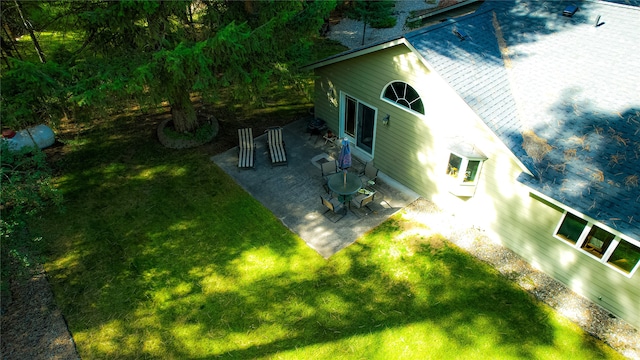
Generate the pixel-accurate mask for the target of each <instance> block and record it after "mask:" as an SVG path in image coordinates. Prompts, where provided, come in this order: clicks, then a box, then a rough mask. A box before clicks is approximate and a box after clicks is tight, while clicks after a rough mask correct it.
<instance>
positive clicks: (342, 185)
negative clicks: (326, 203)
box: [327, 172, 362, 203]
mask: <svg viewBox="0 0 640 360" xmlns="http://www.w3.org/2000/svg"><path fill="white" fill-rule="evenodd" d="M327 185H328V186H329V189H331V191H333V192H334V193H336V194H338V199H339V200H340V201H342V202H343V203H347V202H349V201H350V200H351V197H352V196H353V195H354V194H355V193H357V192H358V190H360V188H362V182H361V181H360V177H359V176H358V175H356V174H354V173H350V172H347V173H346V182H345V173H344V172H338V173H336V174H334V175H331V176H330V177H329V181H328V182H327Z"/></svg>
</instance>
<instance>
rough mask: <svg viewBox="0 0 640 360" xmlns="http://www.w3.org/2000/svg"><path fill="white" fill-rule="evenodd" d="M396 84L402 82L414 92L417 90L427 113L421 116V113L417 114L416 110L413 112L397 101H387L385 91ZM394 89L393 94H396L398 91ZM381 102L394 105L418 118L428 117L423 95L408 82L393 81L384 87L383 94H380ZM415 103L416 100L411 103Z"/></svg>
mask: <svg viewBox="0 0 640 360" xmlns="http://www.w3.org/2000/svg"><path fill="white" fill-rule="evenodd" d="M395 82H401V83H404V84H405V85H408V86H411V88H412V89H413V90H415V92H416V93H418V99H420V101H422V108H423V109H424V112H425V113H424V114H421V113H419V112H417V111H415V110H413V109H410V108H408V107H406V106H402V105H399V104H398V103H397V102H395V101H391V100H389V99H387V98H386V97H384V93H385V91H386V90H387V88H388V87H389V86H390V85H391V84H393V83H395ZM392 89H393V92H394V93H395V91H396V89H394V88H392ZM396 95H397V94H396ZM418 99H416V100H418ZM380 100H382V101H384V102H386V103H388V104H391V105H393V106H395V107H397V108H398V109H402V110H404V111H406V112H408V113H410V114H413V115H415V116H418V117H425V116H426V113H427V109H425V104H424V100H423V98H422V95H421V94H420V92H419V91H418V89H416V88H415V87H414V86H413V85H411V84H409V83H408V82H406V81H404V80H393V81H389V82H388V83H387V84H386V85H385V86H383V87H382V92H380ZM414 102H415V100H414V101H412V102H411V103H414Z"/></svg>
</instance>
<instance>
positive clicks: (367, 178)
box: [359, 161, 378, 187]
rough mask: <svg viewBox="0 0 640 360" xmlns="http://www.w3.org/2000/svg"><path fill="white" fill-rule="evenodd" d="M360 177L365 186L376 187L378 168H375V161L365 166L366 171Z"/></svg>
mask: <svg viewBox="0 0 640 360" xmlns="http://www.w3.org/2000/svg"><path fill="white" fill-rule="evenodd" d="M359 176H360V179H361V180H362V185H363V186H365V187H366V186H371V185H374V184H375V183H376V180H377V179H378V168H376V167H375V166H373V161H369V162H367V163H366V164H365V165H364V171H362V172H361V173H360V174H359Z"/></svg>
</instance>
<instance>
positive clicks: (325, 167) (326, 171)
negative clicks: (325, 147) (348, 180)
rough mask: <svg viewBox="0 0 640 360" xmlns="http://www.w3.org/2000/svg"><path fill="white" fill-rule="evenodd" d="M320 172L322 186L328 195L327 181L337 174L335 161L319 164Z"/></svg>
mask: <svg viewBox="0 0 640 360" xmlns="http://www.w3.org/2000/svg"><path fill="white" fill-rule="evenodd" d="M320 171H321V172H322V179H323V180H324V181H323V183H322V186H323V187H324V189H325V190H326V191H327V193H328V192H329V186H328V185H327V182H328V181H329V177H330V176H331V175H333V174H336V173H338V164H337V163H336V161H335V160H330V161H327V162H323V163H322V164H320Z"/></svg>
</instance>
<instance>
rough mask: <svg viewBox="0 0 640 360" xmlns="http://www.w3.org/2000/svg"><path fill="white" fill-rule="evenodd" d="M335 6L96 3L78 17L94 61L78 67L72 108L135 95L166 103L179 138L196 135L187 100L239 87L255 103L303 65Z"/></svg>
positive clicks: (242, 96)
mask: <svg viewBox="0 0 640 360" xmlns="http://www.w3.org/2000/svg"><path fill="white" fill-rule="evenodd" d="M334 5H335V3H331V2H324V1H313V2H308V1H270V2H262V1H256V2H249V1H245V2H234V1H223V0H210V1H204V0H203V1H194V2H189V3H185V2H177V1H175V2H174V1H166V2H156V1H121V2H111V1H104V2H101V1H100V2H93V3H92V6H91V7H90V8H89V9H87V10H86V11H84V12H82V13H80V14H78V18H79V19H80V27H81V28H82V30H83V32H84V33H85V34H86V36H87V40H89V39H90V44H89V46H88V47H87V49H86V50H85V51H86V52H91V53H92V54H95V56H92V57H91V59H90V60H89V61H87V58H86V56H85V60H84V61H83V62H82V63H76V64H75V66H74V69H73V70H74V73H77V74H82V75H83V76H79V81H78V83H77V86H76V87H75V89H74V91H73V93H74V97H73V99H74V101H75V102H76V103H78V104H80V105H83V104H95V103H96V102H97V101H105V100H106V98H107V97H109V96H115V97H116V98H117V97H118V96H123V95H126V96H134V97H135V98H137V99H139V100H141V101H144V102H145V103H147V104H157V103H159V102H161V101H167V102H168V103H169V105H170V108H171V114H172V117H173V124H174V127H175V129H176V130H177V131H179V132H192V131H194V130H195V129H197V128H198V126H199V125H200V124H199V121H198V118H197V116H196V112H195V108H194V105H193V103H192V101H191V95H192V94H194V93H198V94H202V95H203V96H205V98H206V97H215V95H216V94H217V93H218V92H219V91H220V90H221V89H224V88H228V87H230V85H232V84H233V85H236V86H234V88H235V89H236V90H237V91H236V93H235V95H236V97H237V98H238V99H239V100H240V101H243V102H246V101H255V100H257V99H258V98H259V96H260V93H261V91H263V90H264V89H265V87H266V86H267V85H268V84H270V83H271V82H272V81H284V80H285V79H286V78H291V74H292V72H294V71H295V67H296V65H298V64H299V63H300V62H302V61H305V59H306V58H307V54H308V49H309V47H310V45H311V42H310V41H309V39H310V37H311V36H314V35H315V34H317V32H318V30H319V29H320V27H321V25H322V22H323V19H324V17H325V16H326V15H327V14H328V12H329V11H330V10H331V9H332V8H333V6H334Z"/></svg>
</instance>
